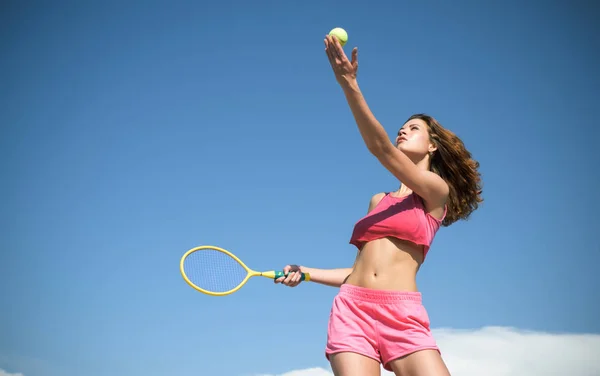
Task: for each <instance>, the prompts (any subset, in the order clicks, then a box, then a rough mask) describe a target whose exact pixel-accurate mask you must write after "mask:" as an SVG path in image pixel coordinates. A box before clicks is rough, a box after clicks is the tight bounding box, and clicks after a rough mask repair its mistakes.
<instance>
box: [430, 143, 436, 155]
mask: <svg viewBox="0 0 600 376" xmlns="http://www.w3.org/2000/svg"><path fill="white" fill-rule="evenodd" d="M436 150H437V145H436V144H435V143H434V142H430V143H429V154H433V152H435V151H436Z"/></svg>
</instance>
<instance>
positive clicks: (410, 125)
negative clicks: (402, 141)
mask: <svg viewBox="0 0 600 376" xmlns="http://www.w3.org/2000/svg"><path fill="white" fill-rule="evenodd" d="M413 125H415V126H417V127H419V126H420V125H419V123H411V124H406V125H405V126H402V128H400V129H398V134H400V131H401V130H403V129H404V127H412V126H413Z"/></svg>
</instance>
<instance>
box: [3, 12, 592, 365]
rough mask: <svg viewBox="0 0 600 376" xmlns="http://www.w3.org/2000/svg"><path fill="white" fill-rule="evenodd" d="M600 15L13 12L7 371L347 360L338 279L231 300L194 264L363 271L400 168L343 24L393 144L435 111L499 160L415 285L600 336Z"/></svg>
mask: <svg viewBox="0 0 600 376" xmlns="http://www.w3.org/2000/svg"><path fill="white" fill-rule="evenodd" d="M229 6H231V7H232V8H231V9H228V8H227V7H229ZM597 15H598V9H597V7H594V6H592V5H590V3H589V2H572V3H571V4H570V5H567V3H566V2H562V4H559V2H541V1H540V2H529V3H528V4H519V3H518V2H516V1H509V2H501V3H500V2H496V3H495V4H489V3H485V4H484V2H481V3H480V2H474V1H468V2H467V1H463V2H453V3H452V4H450V3H443V2H430V1H426V2H419V4H416V3H415V2H408V1H396V2H391V1H390V2H383V3H378V4H377V5H376V6H375V5H373V8H371V7H370V6H369V5H367V3H366V2H361V3H356V2H322V1H318V2H315V1H309V2H303V3H300V2H296V3H294V4H291V3H286V4H283V3H277V2H242V1H229V2H220V3H217V2H215V3H201V2H173V3H169V2H166V1H163V2H159V1H152V2H141V1H137V2H136V1H129V2H126V3H123V2H116V1H110V2H105V4H92V3H86V4H84V3H83V2H81V3H75V2H64V3H62V4H60V3H58V2H55V4H53V5H49V4H48V3H43V2H39V3H31V2H30V3H28V4H27V5H25V4H17V2H12V3H11V4H9V5H6V4H5V5H4V6H3V11H2V15H0V35H2V38H1V39H0V47H1V49H2V52H3V56H4V57H3V58H2V59H1V60H0V68H1V69H0V72H1V73H0V74H1V75H2V80H1V81H2V82H3V84H2V85H0V99H1V101H0V103H1V111H0V123H1V124H2V128H1V129H2V133H1V137H0V153H1V158H0V172H1V173H2V177H3V184H1V185H0V200H1V208H2V210H0V213H1V214H0V226H1V229H2V233H3V236H1V237H0V251H1V253H0V275H1V276H2V277H1V281H2V283H1V284H0V297H1V301H2V305H3V309H2V320H0V369H4V370H5V371H6V372H8V373H17V372H19V373H23V374H24V375H25V376H38V375H44V376H55V375H61V376H70V375H83V374H85V375H86V376H96V375H106V374H118V375H121V374H122V375H125V374H127V375H144V376H154V375H166V374H172V375H178V376H186V375H197V374H206V375H216V374H220V375H233V376H247V375H253V374H267V373H271V374H277V373H284V372H286V371H288V370H291V369H304V368H310V367H323V368H325V369H328V364H327V362H326V360H325V358H324V356H323V349H324V344H325V335H326V324H327V319H328V313H329V309H330V304H331V300H332V298H333V296H334V295H335V294H336V293H337V290H336V289H334V288H330V287H325V286H321V285H315V284H304V285H301V286H299V287H297V288H295V289H289V288H287V287H283V286H279V285H278V286H274V285H272V282H270V281H269V280H266V279H256V280H252V281H251V283H249V284H248V285H246V286H245V287H244V288H243V289H242V290H240V291H239V292H238V293H236V294H234V295H231V296H228V297H224V298H213V297H208V296H205V295H202V294H200V293H197V292H195V291H194V290H192V289H191V288H189V287H188V286H187V285H186V284H185V283H184V281H183V279H182V278H181V275H180V274H179V270H178V262H179V258H180V257H181V255H182V254H183V253H184V252H185V251H186V250H187V249H189V248H191V247H194V246H197V245H200V244H215V245H219V246H221V247H224V248H227V249H229V250H232V251H233V252H234V253H236V254H237V255H238V256H240V257H241V258H242V259H243V260H244V261H245V262H246V263H247V264H248V265H249V266H250V267H252V268H255V269H265V270H269V269H278V268H282V267H283V266H284V265H286V264H287V263H300V264H304V265H307V266H312V267H323V268H333V267H347V266H351V265H352V262H353V259H354V257H355V254H356V251H355V249H354V248H353V247H352V246H351V245H349V244H348V240H349V238H350V234H351V231H352V226H353V225H354V223H355V221H356V220H357V219H358V218H360V217H361V216H362V215H364V213H365V212H366V209H367V205H368V200H369V198H370V197H371V195H372V194H374V193H377V192H381V191H389V190H394V189H396V188H397V186H398V182H397V181H396V180H395V179H394V178H393V177H392V176H391V174H389V173H388V172H387V171H386V170H385V169H384V168H383V167H381V166H380V165H379V164H378V162H377V160H376V159H375V158H374V157H373V156H372V155H370V154H369V152H368V151H367V149H366V147H365V146H364V144H363V141H362V139H361V138H360V135H359V133H358V130H357V128H356V125H355V123H354V120H353V118H352V116H351V113H350V111H349V109H348V107H347V104H346V102H345V99H344V97H343V95H342V92H341V90H340V88H339V86H338V85H337V83H336V81H335V79H334V76H333V74H332V72H331V69H330V67H329V65H328V64H329V63H328V61H327V58H326V55H325V53H324V51H323V48H324V46H323V37H324V35H325V34H326V33H327V32H328V31H329V30H330V29H332V28H333V27H336V26H340V27H343V28H345V29H346V30H347V31H348V34H349V42H348V45H347V46H346V51H347V52H349V51H350V50H351V48H352V47H354V46H358V48H359V62H360V68H359V83H360V85H361V88H362V89H363V91H364V94H365V96H366V98H367V101H368V103H369V104H370V106H371V109H372V110H373V111H374V113H375V115H376V116H377V118H378V119H379V120H380V121H381V123H382V124H383V125H384V127H385V128H386V130H387V131H388V133H389V134H390V136H393V135H394V134H395V133H396V131H397V129H398V128H399V127H400V126H401V125H402V123H403V122H404V121H405V119H406V118H408V116H410V115H411V114H413V113H418V112H426V113H429V114H431V115H433V116H434V117H436V118H437V119H438V120H439V121H440V122H441V123H442V124H443V125H445V126H446V127H448V128H450V129H451V130H453V131H454V132H456V133H457V134H458V135H459V136H460V137H461V138H462V139H463V141H464V142H465V144H466V145H467V147H468V148H469V149H470V150H471V152H472V153H473V155H474V157H475V158H476V159H477V160H478V161H479V162H480V163H481V173H482V175H483V179H484V198H485V202H484V203H483V205H482V206H481V208H480V209H479V210H478V211H477V212H475V213H474V214H473V215H472V218H471V220H469V221H468V222H462V223H457V224H455V225H453V226H451V227H450V228H444V229H442V230H441V231H440V232H439V233H438V236H437V238H436V240H435V241H434V244H433V247H432V250H431V251H430V253H429V255H428V258H427V260H426V262H425V264H424V266H423V268H422V269H421V272H420V274H419V277H418V283H419V288H420V289H421V291H422V292H423V294H424V300H425V304H426V307H427V309H428V311H429V314H430V318H431V320H432V326H433V327H435V328H453V329H465V330H477V329H478V328H482V327H487V326H500V327H514V328H518V329H519V330H533V331H543V332H551V333H567V332H568V333H575V334H579V333H591V334H598V333H600V324H599V322H598V320H597V317H600V307H599V305H598V300H597V291H598V288H599V287H600V284H599V280H598V277H597V276H596V270H597V265H598V264H599V263H600V243H599V241H598V238H597V236H595V235H597V232H598V230H599V229H600V226H599V222H598V219H597V214H598V212H600V204H599V203H598V201H597V200H595V198H596V195H597V192H598V191H599V190H600V183H599V180H598V164H599V163H600V158H599V157H598V153H597V152H595V149H596V145H595V142H596V141H597V139H598V136H599V134H598V133H599V132H598V128H597V124H596V113H595V111H596V110H597V109H598V97H599V95H600V79H599V77H598V73H597V66H598V51H599V49H598V48H599V47H600V46H599V41H600V38H599V35H598V34H599V32H598V28H597V26H596V25H594V20H595V18H596V17H597ZM200 368H202V370H200ZM199 372H200V373H199Z"/></svg>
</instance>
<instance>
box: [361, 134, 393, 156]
mask: <svg viewBox="0 0 600 376" xmlns="http://www.w3.org/2000/svg"><path fill="white" fill-rule="evenodd" d="M391 147H392V144H391V143H390V141H389V140H387V139H386V140H377V141H374V142H371V143H368V144H367V149H369V152H370V153H371V154H373V155H374V156H375V157H377V159H381V158H384V157H385V156H386V155H388V154H389V153H390V148H391Z"/></svg>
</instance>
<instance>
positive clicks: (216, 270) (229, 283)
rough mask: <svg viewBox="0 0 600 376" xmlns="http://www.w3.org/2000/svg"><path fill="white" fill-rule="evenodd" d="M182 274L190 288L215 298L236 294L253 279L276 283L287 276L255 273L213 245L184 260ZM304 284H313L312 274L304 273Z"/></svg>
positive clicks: (201, 248)
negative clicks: (267, 279) (260, 278)
mask: <svg viewBox="0 0 600 376" xmlns="http://www.w3.org/2000/svg"><path fill="white" fill-rule="evenodd" d="M179 270H180V272H181V275H182V276H183V279H184V280H185V281H186V282H187V284H188V285H190V286H191V287H192V288H194V289H196V290H198V291H200V292H202V293H204V294H207V295H212V296H223V295H229V294H233V293H234V292H236V291H238V290H239V289H240V288H241V287H242V286H244V285H245V284H246V282H248V281H249V280H250V278H251V277H265V278H270V279H273V280H275V279H277V278H280V277H284V276H286V274H285V273H284V272H283V271H274V270H270V271H266V272H257V271H255V270H252V269H250V268H248V267H247V266H246V264H244V263H243V262H242V260H240V259H239V258H238V257H237V256H235V255H234V254H233V253H231V252H229V251H227V250H225V249H223V248H219V247H215V246H211V245H203V246H200V247H196V248H192V249H190V250H189V251H187V252H186V253H185V254H184V255H183V256H182V257H181V261H180V263H179ZM300 280H301V281H310V274H308V273H302V274H301V276H300Z"/></svg>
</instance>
